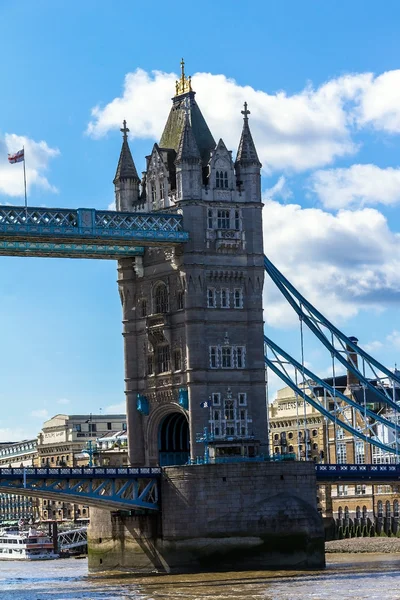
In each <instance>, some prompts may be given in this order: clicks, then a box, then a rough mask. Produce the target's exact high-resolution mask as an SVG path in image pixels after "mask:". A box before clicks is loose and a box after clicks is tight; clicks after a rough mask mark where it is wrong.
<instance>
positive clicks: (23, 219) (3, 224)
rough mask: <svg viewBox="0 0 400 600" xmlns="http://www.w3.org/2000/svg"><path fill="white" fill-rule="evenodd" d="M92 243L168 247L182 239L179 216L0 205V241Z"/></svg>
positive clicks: (183, 237)
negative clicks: (165, 245)
mask: <svg viewBox="0 0 400 600" xmlns="http://www.w3.org/2000/svg"><path fill="white" fill-rule="evenodd" d="M66 239H68V240H69V241H71V242H72V243H74V244H80V243H81V244H82V243H90V244H95V245H104V244H105V243H107V242H108V243H109V244H112V245H131V244H133V245H139V244H140V245H154V243H156V244H157V245H159V244H161V245H162V244H167V245H169V246H171V245H174V244H179V243H182V242H186V241H187V240H188V239H189V234H188V233H187V232H185V231H183V229H182V216H181V215H178V214H176V213H123V212H117V211H105V210H103V211H99V210H95V209H89V208H79V209H77V210H69V209H56V208H37V207H29V208H25V207H21V206H18V207H15V206H0V240H14V241H21V242H26V241H37V242H39V241H40V242H53V243H61V242H62V241H63V240H64V241H65V240H66Z"/></svg>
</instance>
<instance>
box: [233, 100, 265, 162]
mask: <svg viewBox="0 0 400 600" xmlns="http://www.w3.org/2000/svg"><path fill="white" fill-rule="evenodd" d="M241 113H242V115H243V129H242V135H241V137H240V142H239V147H238V151H237V155H236V164H238V163H239V164H242V165H245V164H256V165H257V166H258V167H261V163H260V161H259V160H258V155H257V150H256V147H255V145H254V142H253V137H252V135H251V131H250V127H249V114H250V111H249V110H248V108H247V102H245V103H244V110H242V111H241Z"/></svg>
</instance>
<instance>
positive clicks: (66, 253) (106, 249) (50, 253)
mask: <svg viewBox="0 0 400 600" xmlns="http://www.w3.org/2000/svg"><path fill="white" fill-rule="evenodd" d="M143 253H144V248H142V247H141V246H128V245H126V244H124V245H123V246H122V245H121V246H120V245H115V244H81V243H79V242H78V243H68V242H64V243H60V244H58V243H55V242H28V241H26V242H22V241H17V242H16V241H5V240H3V241H2V240H0V256H32V257H35V256H38V257H51V258H96V259H106V260H116V259H118V258H129V257H130V256H132V257H135V256H141V255H143Z"/></svg>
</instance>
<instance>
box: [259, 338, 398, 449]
mask: <svg viewBox="0 0 400 600" xmlns="http://www.w3.org/2000/svg"><path fill="white" fill-rule="evenodd" d="M269 341H270V340H269V339H268V338H267V337H264V342H265V344H266V345H267V346H269ZM273 346H274V347H275V352H276V353H278V352H279V354H281V355H282V356H284V357H285V359H286V360H289V364H291V365H292V366H293V367H294V368H295V369H298V363H297V365H296V361H295V360H294V359H291V357H290V356H289V355H288V354H287V353H285V352H284V351H283V350H282V351H278V350H276V349H277V348H278V346H276V344H274V343H273V344H272V345H271V349H274V348H273ZM292 360H293V362H292ZM264 361H265V364H266V365H267V366H268V367H269V368H270V369H271V370H272V371H273V372H274V373H275V374H276V375H277V376H278V377H279V378H280V379H282V381H283V382H284V383H286V385H287V386H289V387H290V388H291V389H292V390H293V391H294V393H295V394H296V395H297V396H299V397H300V398H303V399H304V401H305V402H307V403H308V404H310V405H311V406H313V407H314V408H315V409H316V410H317V411H318V412H319V413H321V414H322V415H324V417H326V418H327V419H329V421H331V422H332V423H336V424H339V425H340V427H342V428H343V429H345V430H346V431H347V432H348V433H350V434H351V435H353V436H355V437H357V438H359V439H360V440H363V441H364V442H367V443H368V444H372V445H373V446H376V447H377V448H380V449H381V450H384V451H385V452H389V453H392V454H396V448H393V447H391V446H388V445H386V444H384V443H382V442H380V441H379V440H376V439H374V438H372V437H369V436H366V435H365V434H364V433H362V432H361V431H359V430H358V429H355V428H354V427H352V426H351V425H350V424H349V423H347V422H345V421H342V420H340V421H337V417H336V416H335V414H332V413H331V412H330V411H329V410H327V409H326V408H325V407H324V406H322V405H321V404H320V402H319V400H318V399H316V398H313V397H312V396H311V395H310V396H309V395H307V394H306V393H305V390H303V389H301V388H300V387H299V386H298V385H297V382H296V381H293V379H292V378H291V377H290V375H289V373H288V372H287V370H286V369H284V370H283V372H282V371H281V370H280V369H279V367H278V366H277V365H276V363H275V362H274V361H272V360H270V359H269V358H268V357H267V356H264ZM280 366H281V368H282V363H281V364H280ZM300 367H301V369H303V367H302V366H301V365H300ZM305 372H306V369H305V368H304V373H305ZM308 373H309V374H311V375H313V374H312V373H311V371H308ZM314 378H315V379H316V380H317V381H318V379H319V378H318V377H317V376H316V375H313V377H312V379H314ZM315 379H314V380H315ZM319 381H322V380H319ZM329 387H330V386H329ZM309 389H310V391H312V388H311V386H309ZM336 394H337V395H338V392H337V391H336ZM343 398H345V399H346V397H345V396H344V397H343ZM340 399H341V398H340ZM341 400H342V399H341ZM347 403H348V404H349V402H348V399H347ZM359 410H360V412H361V411H362V412H364V410H363V407H362V406H361V405H359ZM375 418H376V415H375ZM377 420H379V419H377Z"/></svg>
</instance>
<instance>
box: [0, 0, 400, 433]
mask: <svg viewBox="0 0 400 600" xmlns="http://www.w3.org/2000/svg"><path fill="white" fill-rule="evenodd" d="M399 18H400V4H399V3H398V2H397V1H395V0H386V1H385V2H384V3H377V2H376V1H375V0H374V1H372V0H363V1H357V0H352V2H347V3H345V2H336V3H334V2H321V1H318V0H315V1H311V0H304V1H301V2H299V1H298V0H297V1H291V0H283V1H282V0H276V1H268V2H265V1H264V2H262V1H253V2H251V3H247V4H244V3H242V2H236V1H232V0H231V1H230V2H227V1H225V0H222V1H219V2H209V1H208V0H206V1H204V2H202V3H201V4H198V3H195V4H190V3H186V4H184V5H171V4H170V3H169V4H168V3H165V2H158V1H156V2H155V3H153V4H152V8H151V12H150V11H149V9H148V6H147V5H145V4H143V3H138V2H133V1H132V0H131V1H122V0H116V1H114V2H112V3H111V2H106V1H104V0H96V1H94V0H87V1H86V2H84V3H82V2H76V1H75V0H70V1H69V2H67V1H64V0H59V1H58V2H56V3H55V2H50V1H48V0H36V1H35V2H34V3H33V2H28V1H25V0H20V1H19V2H18V3H10V2H7V3H6V2H4V0H0V39H1V40H2V47H3V53H2V61H1V64H0V78H1V79H0V81H1V94H0V203H3V204H4V203H12V204H20V203H22V202H23V197H22V196H21V195H20V194H21V192H22V187H21V183H22V177H21V166H22V165H13V166H12V167H11V166H8V165H7V162H6V155H7V152H10V151H16V150H19V149H20V146H21V145H22V143H24V144H25V147H26V153H27V162H26V166H27V169H28V184H29V189H28V195H29V204H30V205H39V206H62V207H86V206H88V207H95V208H105V207H107V206H109V205H110V204H111V202H112V201H113V185H112V180H113V177H114V173H115V168H116V164H117V160H118V155H119V150H120V144H121V137H120V133H119V126H120V122H121V121H122V119H123V118H126V119H127V121H128V126H129V127H130V129H131V138H130V143H131V149H132V152H133V155H134V159H135V162H136V166H137V169H138V171H141V170H142V169H143V168H144V156H145V155H146V154H148V153H149V152H150V149H151V146H152V144H153V143H154V141H157V140H158V137H159V135H160V133H161V130H162V127H163V124H164V122H165V120H166V117H167V114H168V111H169V108H170V97H171V96H172V95H173V91H174V87H173V81H174V78H175V75H174V73H175V74H176V73H177V71H178V70H179V61H180V59H181V56H184V57H185V60H186V70H187V73H188V74H193V75H194V77H193V87H194V89H195V90H196V92H197V101H198V103H199V105H200V107H201V109H202V111H203V113H204V115H205V116H206V118H207V120H208V123H209V125H210V128H211V130H212V132H213V135H214V137H215V138H216V139H218V138H219V137H223V138H224V140H225V142H226V143H227V145H228V146H229V148H231V149H232V150H233V151H234V152H235V151H236V148H237V143H238V140H239V133H240V127H241V115H240V110H241V107H242V103H243V101H244V100H247V101H248V103H249V108H250V110H251V113H252V114H251V117H250V118H251V121H250V124H251V127H252V131H253V137H254V139H255V142H256V144H257V147H258V150H259V155H260V158H261V160H262V162H263V165H264V170H263V189H264V197H265V203H266V206H265V209H264V229H265V248H266V251H267V253H268V255H269V256H270V258H271V259H272V260H273V261H274V262H275V264H276V265H277V267H278V268H280V269H281V270H282V271H283V272H284V273H285V274H286V275H287V276H288V277H289V278H290V279H291V280H292V281H293V282H294V283H295V285H297V286H298V287H299V289H301V291H302V292H303V293H304V294H305V295H306V296H307V297H310V299H311V300H312V301H313V302H314V303H315V304H316V305H317V307H318V308H320V309H321V310H322V311H323V312H325V313H327V315H328V316H329V317H330V318H332V320H334V321H335V323H337V324H338V325H339V326H340V327H341V328H342V329H343V330H344V331H345V332H346V333H348V334H349V335H357V336H358V337H359V339H360V341H361V342H362V343H363V344H364V345H366V346H367V348H369V349H370V350H371V351H373V352H374V354H376V356H377V358H379V359H381V360H382V361H384V362H385V363H386V364H387V366H389V367H392V366H393V365H394V363H395V362H396V360H398V357H399V350H400V333H399V331H400V323H399V316H398V313H399V299H400V269H399V267H400V251H399V240H400V237H399V231H400V210H399V204H400V169H399V161H400V158H399V157H400V137H399V134H400V72H399V71H397V69H398V68H399V58H398V57H399V55H400V52H399V50H400V41H399V36H398V27H397V25H398V22H399ZM0 281H1V284H0V305H1V307H2V315H3V318H2V336H1V342H2V343H1V344H0V364H1V382H2V384H1V387H0V400H1V402H2V407H3V410H2V414H1V418H0V438H2V439H5V438H11V437H12V438H15V439H16V438H18V437H22V436H25V435H34V434H35V433H36V432H37V431H38V429H39V428H40V425H41V422H42V421H43V418H45V417H46V416H51V415H52V414H55V413H57V412H86V413H87V412H89V411H92V412H98V411H99V409H100V408H101V409H102V410H103V412H105V411H106V410H107V408H108V407H115V410H117V409H118V410H119V409H120V407H121V403H122V402H123V367H122V338H121V333H120V332H121V324H120V319H121V310H120V304H119V297H118V293H117V289H116V284H115V281H116V269H115V263H113V262H106V261H104V262H102V261H78V260H56V259H19V258H1V259H0ZM265 314H266V320H267V330H268V333H269V335H270V336H271V337H274V339H275V340H276V341H277V342H278V343H282V345H284V347H285V348H286V349H288V350H289V351H292V352H293V353H297V355H298V348H299V340H298V327H296V323H295V320H294V319H293V316H292V315H291V313H290V311H289V310H288V309H287V308H286V307H285V306H284V305H283V304H282V301H281V299H280V297H279V296H278V295H277V294H276V293H275V292H274V291H273V289H272V288H271V284H270V283H269V282H267V285H266V312H265ZM306 354H307V355H306V360H307V362H308V363H309V364H310V365H311V366H312V368H314V369H315V370H318V371H319V372H320V373H323V374H325V371H326V369H327V367H328V365H329V358H328V357H326V356H325V355H324V354H323V353H322V351H320V349H319V348H318V347H317V346H315V345H314V344H313V343H312V341H311V340H309V339H308V338H307V353H306ZM399 362H400V361H399Z"/></svg>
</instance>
